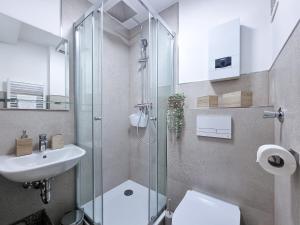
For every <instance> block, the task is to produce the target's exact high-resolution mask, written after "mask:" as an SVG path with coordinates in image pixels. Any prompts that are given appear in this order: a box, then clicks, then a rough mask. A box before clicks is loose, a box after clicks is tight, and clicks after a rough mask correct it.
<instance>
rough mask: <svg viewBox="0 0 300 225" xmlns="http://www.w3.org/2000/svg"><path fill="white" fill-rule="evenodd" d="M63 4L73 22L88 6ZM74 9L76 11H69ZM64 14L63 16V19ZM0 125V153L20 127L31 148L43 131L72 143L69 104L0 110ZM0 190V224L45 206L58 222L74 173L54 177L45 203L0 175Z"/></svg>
mask: <svg viewBox="0 0 300 225" xmlns="http://www.w3.org/2000/svg"><path fill="white" fill-rule="evenodd" d="M71 2H72V3H71ZM63 3H64V13H63V15H65V16H66V17H67V18H69V19H72V20H73V21H74V20H75V19H76V18H78V17H79V16H81V14H82V13H83V12H84V11H85V10H86V8H88V7H89V6H90V4H89V3H87V2H86V1H82V0H77V1H76V2H75V1H73V0H72V1H69V0H64V1H63ZM76 3H77V4H76ZM78 4H79V5H78ZM74 8H76V10H73V9H74ZM66 17H64V22H65V21H66V20H65V19H66ZM70 31H71V30H69V32H66V37H67V38H68V39H69V41H70V42H71V43H70V46H72V36H70ZM70 51H71V52H70V57H71V63H70V100H71V102H74V95H73V90H74V87H73V81H74V80H73V64H72V62H73V57H72V48H71V49H70ZM0 124H1V128H0V129H1V130H0V131H1V132H0V140H1V149H0V154H8V153H13V152H14V145H15V138H16V137H18V136H20V134H21V132H22V130H23V129H26V130H27V132H28V134H29V135H30V136H31V137H32V138H33V139H34V144H35V148H37V144H38V134H40V133H46V134H47V135H48V136H49V137H50V136H51V135H53V134H57V133H62V134H63V135H64V139H65V143H66V144H68V143H74V142H75V133H74V129H75V128H74V105H73V104H72V105H71V108H70V111H68V112H43V111H26V110H23V111H13V110H11V111H10V110H0ZM0 193H1V194H0V209H1V210H0V218H1V222H0V224H9V223H12V222H13V221H16V220H18V219H20V218H23V217H24V216H27V215H29V214H31V213H33V212H35V211H38V210H40V209H41V208H46V209H47V212H48V213H49V215H50V217H51V219H52V220H53V222H54V223H55V224H59V221H60V219H61V217H62V216H63V214H64V213H65V212H67V211H69V210H71V209H73V208H74V207H75V172H74V170H70V171H68V172H67V173H65V174H62V175H60V176H58V177H56V178H55V179H54V181H53V182H52V191H51V197H52V200H51V202H50V203H49V204H48V205H44V204H43V203H42V202H41V200H40V193H39V190H34V189H33V190H25V189H23V187H22V184H18V183H14V182H10V181H8V180H6V179H5V178H2V177H0ZM4 193H5V194H4Z"/></svg>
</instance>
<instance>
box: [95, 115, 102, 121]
mask: <svg viewBox="0 0 300 225" xmlns="http://www.w3.org/2000/svg"><path fill="white" fill-rule="evenodd" d="M94 120H95V121H99V120H102V117H100V116H95V117H94Z"/></svg>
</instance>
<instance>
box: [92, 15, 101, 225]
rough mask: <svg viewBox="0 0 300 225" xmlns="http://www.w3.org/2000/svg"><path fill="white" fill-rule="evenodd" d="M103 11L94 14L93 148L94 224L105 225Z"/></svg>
mask: <svg viewBox="0 0 300 225" xmlns="http://www.w3.org/2000/svg"><path fill="white" fill-rule="evenodd" d="M102 15H103V14H102V10H96V11H95V12H94V20H93V27H94V28H93V45H94V48H93V49H94V52H93V117H94V126H93V146H94V161H93V162H94V190H95V192H94V199H95V201H94V212H95V215H94V222H95V223H96V224H100V223H101V224H103V223H102V221H103V186H102V163H103V162H102V138H103V137H102V71H101V66H102V64H101V62H102V58H101V57H102V45H101V43H102V34H103V31H102V27H103V26H102Z"/></svg>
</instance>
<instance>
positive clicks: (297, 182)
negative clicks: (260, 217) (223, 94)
mask: <svg viewBox="0 0 300 225" xmlns="http://www.w3.org/2000/svg"><path fill="white" fill-rule="evenodd" d="M299 73H300V25H299V24H298V26H297V27H296V29H295V31H294V32H293V34H292V35H291V37H290V39H289V40H288V42H287V43H286V45H285V47H284V48H283V50H282V52H281V53H280V55H279V57H278V58H277V60H276V62H275V63H274V65H273V67H272V69H271V70H270V97H271V98H270V99H271V102H272V104H274V106H275V109H277V108H279V107H283V109H284V110H285V120H284V123H283V124H280V123H279V122H278V121H276V120H275V121H274V125H275V143H276V144H278V145H281V146H283V147H285V148H287V149H290V148H291V149H294V150H296V151H298V152H299V151H300V117H299V115H300V88H299V84H300V74H299ZM297 159H298V158H297ZM298 161H299V160H298ZM299 210H300V172H299V169H297V171H296V173H295V174H294V175H292V176H291V177H276V178H275V225H283V224H284V225H298V224H300V216H299Z"/></svg>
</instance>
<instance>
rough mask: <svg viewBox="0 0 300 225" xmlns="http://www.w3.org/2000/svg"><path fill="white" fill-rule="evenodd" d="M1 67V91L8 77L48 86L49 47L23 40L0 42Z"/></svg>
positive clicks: (13, 79)
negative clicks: (12, 42)
mask: <svg viewBox="0 0 300 225" xmlns="http://www.w3.org/2000/svg"><path fill="white" fill-rule="evenodd" d="M0 68H1V70H0V91H2V90H3V84H4V85H5V82H6V81H7V79H8V78H9V79H10V80H12V81H19V82H29V83H34V84H43V85H45V88H47V85H46V84H47V78H48V49H47V48H46V47H42V46H38V45H34V44H31V43H28V42H23V41H19V42H18V44H14V45H11V44H4V43H0ZM46 93H47V90H46Z"/></svg>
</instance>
